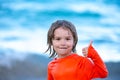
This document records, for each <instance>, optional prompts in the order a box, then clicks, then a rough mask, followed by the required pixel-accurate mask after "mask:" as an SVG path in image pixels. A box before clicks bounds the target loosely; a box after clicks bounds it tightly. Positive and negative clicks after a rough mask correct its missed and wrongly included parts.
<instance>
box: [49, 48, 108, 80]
mask: <svg viewBox="0 0 120 80" xmlns="http://www.w3.org/2000/svg"><path fill="white" fill-rule="evenodd" d="M88 57H89V58H91V60H90V59H88V58H87V57H82V56H79V55H77V54H75V53H74V54H71V55H69V56H67V57H65V58H60V59H54V60H53V61H51V62H50V63H49V64H48V75H47V80H91V79H93V78H105V77H107V75H108V71H107V68H106V66H105V64H104V62H103V61H102V59H101V58H100V56H99V55H98V53H97V52H96V50H95V49H94V48H93V47H92V46H90V47H89V48H88Z"/></svg>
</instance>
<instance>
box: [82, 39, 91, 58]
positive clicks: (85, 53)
mask: <svg viewBox="0 0 120 80" xmlns="http://www.w3.org/2000/svg"><path fill="white" fill-rule="evenodd" d="M92 43H93V41H92V40H91V41H90V43H89V45H88V46H87V47H84V48H82V54H83V56H85V57H87V55H88V48H89V47H90V46H91V45H92Z"/></svg>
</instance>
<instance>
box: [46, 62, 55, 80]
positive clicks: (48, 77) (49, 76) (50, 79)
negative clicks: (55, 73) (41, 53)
mask: <svg viewBox="0 0 120 80" xmlns="http://www.w3.org/2000/svg"><path fill="white" fill-rule="evenodd" d="M50 66H51V64H50V63H49V64H48V70H47V80H54V79H53V77H52V74H51V71H50Z"/></svg>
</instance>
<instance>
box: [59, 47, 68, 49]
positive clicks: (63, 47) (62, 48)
mask: <svg viewBox="0 0 120 80" xmlns="http://www.w3.org/2000/svg"><path fill="white" fill-rule="evenodd" d="M59 49H67V48H65V47H63V48H59Z"/></svg>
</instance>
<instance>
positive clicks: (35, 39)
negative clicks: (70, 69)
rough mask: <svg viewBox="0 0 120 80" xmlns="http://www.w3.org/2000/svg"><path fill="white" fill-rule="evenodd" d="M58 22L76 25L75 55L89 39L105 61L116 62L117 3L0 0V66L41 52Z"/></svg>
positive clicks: (119, 49) (119, 39)
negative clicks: (49, 33) (48, 32)
mask: <svg viewBox="0 0 120 80" xmlns="http://www.w3.org/2000/svg"><path fill="white" fill-rule="evenodd" d="M58 19H65V20H68V21H70V22H72V23H73V24H74V25H75V26H76V29H77V32H78V37H79V42H78V44H77V51H78V54H80V55H81V49H82V47H85V46H86V45H87V44H89V41H90V40H93V41H94V43H93V45H94V46H95V48H96V50H97V51H98V52H99V54H100V56H101V57H102V58H103V60H104V61H105V62H120V22H119V20H120V0H63V1H61V0H0V60H1V61H0V64H5V65H6V64H7V65H8V66H9V62H10V61H9V60H10V59H18V60H20V61H21V60H24V59H25V57H26V55H28V53H30V54H31V53H35V54H39V55H41V53H44V51H45V50H46V49H47V46H46V45H47V44H46V34H47V31H48V29H49V27H50V25H51V23H52V22H54V21H56V20H58ZM11 53H12V54H11ZM19 53H20V54H19ZM4 60H7V62H5V61H4Z"/></svg>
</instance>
